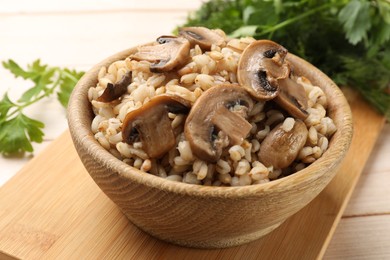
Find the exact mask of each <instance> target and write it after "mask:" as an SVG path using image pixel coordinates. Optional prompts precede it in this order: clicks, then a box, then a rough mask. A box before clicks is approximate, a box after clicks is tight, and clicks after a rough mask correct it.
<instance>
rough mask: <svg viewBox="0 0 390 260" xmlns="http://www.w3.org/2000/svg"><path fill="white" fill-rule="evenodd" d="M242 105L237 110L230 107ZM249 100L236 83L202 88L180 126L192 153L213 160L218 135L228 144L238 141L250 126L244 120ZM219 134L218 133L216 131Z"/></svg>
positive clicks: (217, 154)
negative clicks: (182, 126) (205, 89)
mask: <svg viewBox="0 0 390 260" xmlns="http://www.w3.org/2000/svg"><path fill="white" fill-rule="evenodd" d="M237 104H238V105H240V106H241V107H242V109H241V110H239V111H238V112H233V111H231V110H230V108H232V107H234V106H235V105H237ZM252 107H253V100H252V98H251V96H250V95H249V94H248V93H247V92H246V90H245V89H243V88H242V87H240V86H238V85H231V84H225V85H216V86H214V87H211V88H210V89H208V90H207V91H205V92H204V93H203V94H202V95H201V96H200V97H199V98H198V99H197V100H196V102H195V104H194V105H193V106H192V108H191V111H190V113H189V115H188V117H187V120H186V123H185V125H184V134H185V136H186V139H187V140H188V142H189V143H190V146H191V149H192V152H193V153H194V154H195V155H196V156H197V157H198V158H200V159H202V160H204V161H207V162H212V163H214V162H216V161H217V160H218V159H219V158H220V157H221V154H222V144H221V140H219V139H218V138H219V137H220V136H228V137H229V141H230V144H231V145H233V144H240V143H242V141H243V140H244V138H245V137H246V136H247V135H248V133H249V132H250V130H251V128H252V125H251V124H250V123H249V122H248V121H247V120H245V117H247V115H248V112H249V111H250V110H252ZM219 131H220V132H222V134H218V132H219Z"/></svg>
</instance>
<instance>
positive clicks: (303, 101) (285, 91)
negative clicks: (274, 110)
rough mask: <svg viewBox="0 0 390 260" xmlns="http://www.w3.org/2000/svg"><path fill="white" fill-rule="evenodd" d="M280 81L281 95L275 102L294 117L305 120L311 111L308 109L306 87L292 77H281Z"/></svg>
mask: <svg viewBox="0 0 390 260" xmlns="http://www.w3.org/2000/svg"><path fill="white" fill-rule="evenodd" d="M278 83H279V95H278V96H277V97H276V98H275V102H276V103H278V104H279V105H280V106H281V107H282V108H284V109H285V110H286V111H287V112H288V113H289V114H290V115H292V116H293V117H295V118H299V119H302V120H305V119H306V118H307V117H308V115H309V113H308V112H307V111H306V110H307V108H308V104H307V95H306V92H305V89H304V87H303V86H302V85H300V84H298V83H297V82H296V81H295V80H293V79H291V78H285V79H280V80H278Z"/></svg>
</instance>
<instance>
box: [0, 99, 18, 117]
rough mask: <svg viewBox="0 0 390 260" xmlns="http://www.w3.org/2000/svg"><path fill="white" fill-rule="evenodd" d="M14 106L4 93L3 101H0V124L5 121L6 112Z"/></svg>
mask: <svg viewBox="0 0 390 260" xmlns="http://www.w3.org/2000/svg"><path fill="white" fill-rule="evenodd" d="M14 106H15V104H14V103H12V101H11V100H10V99H9V97H8V94H7V93H5V94H4V96H3V99H2V100H1V101H0V122H2V121H3V120H5V118H6V116H7V114H8V111H9V110H10V109H11V108H12V107H14Z"/></svg>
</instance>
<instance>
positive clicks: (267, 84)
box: [237, 40, 290, 100]
mask: <svg viewBox="0 0 390 260" xmlns="http://www.w3.org/2000/svg"><path fill="white" fill-rule="evenodd" d="M286 54H287V50H286V49H285V48H284V47H283V46H281V45H279V44H277V43H275V42H273V41H269V40H259V41H255V42H253V43H251V44H250V45H249V46H248V47H247V48H246V49H245V50H244V52H243V53H242V54H241V57H240V60H239V62H238V69H237V79H238V82H239V83H240V85H241V86H243V87H244V88H245V89H246V90H247V91H248V92H249V93H250V94H251V95H252V96H253V97H254V98H256V99H257V100H270V99H273V98H274V97H276V96H277V95H278V89H279V84H278V80H279V79H283V78H286V77H288V76H289V74H290V67H289V65H288V63H287V62H285V61H284V58H285V57H286Z"/></svg>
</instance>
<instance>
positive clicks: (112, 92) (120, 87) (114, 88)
mask: <svg viewBox="0 0 390 260" xmlns="http://www.w3.org/2000/svg"><path fill="white" fill-rule="evenodd" d="M130 83H131V71H128V72H127V73H126V74H125V75H123V77H122V78H121V80H120V81H119V82H117V83H115V84H112V83H108V84H107V87H106V89H105V90H104V91H103V93H102V94H101V95H100V96H99V97H98V98H97V99H96V100H97V101H100V102H111V101H113V100H115V99H117V98H119V97H120V96H122V95H123V94H125V93H126V92H127V86H129V85H130Z"/></svg>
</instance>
